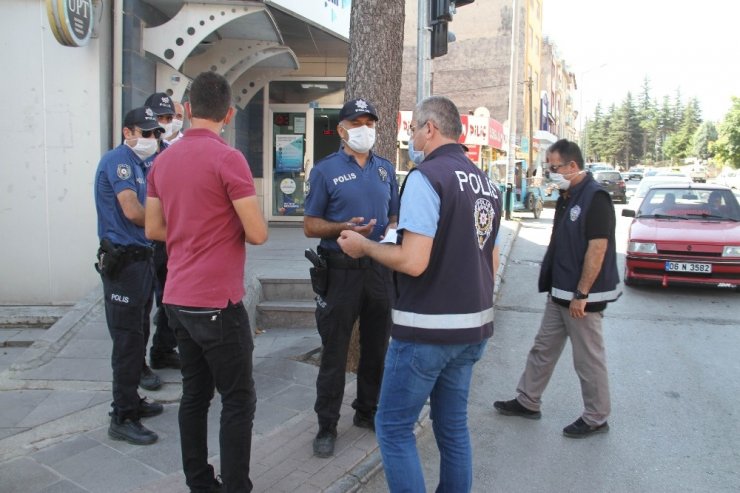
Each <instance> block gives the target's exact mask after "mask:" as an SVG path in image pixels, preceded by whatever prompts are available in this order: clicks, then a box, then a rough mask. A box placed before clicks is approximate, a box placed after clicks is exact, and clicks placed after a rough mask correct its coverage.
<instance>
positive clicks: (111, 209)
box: [95, 144, 150, 246]
mask: <svg viewBox="0 0 740 493" xmlns="http://www.w3.org/2000/svg"><path fill="white" fill-rule="evenodd" d="M124 190H133V191H134V192H136V196H137V198H138V199H139V202H140V203H142V204H143V203H144V201H145V200H146V177H145V174H144V167H143V163H142V161H141V159H139V157H138V156H137V155H136V154H135V153H134V151H133V150H131V148H130V147H128V146H127V145H126V144H121V145H119V146H118V147H116V148H114V149H111V150H110V151H108V152H106V153H105V154H103V157H102V158H100V163H99V164H98V169H97V171H96V172H95V208H96V209H97V211H98V237H99V238H100V240H102V239H103V238H107V239H108V240H110V241H111V242H113V243H115V244H116V245H138V246H149V244H150V243H149V240H147V239H146V237H145V236H144V228H142V227H140V226H137V225H135V224H134V223H132V222H131V221H129V220H128V219H127V218H126V216H125V215H124V214H123V209H122V208H121V204H120V203H119V202H118V198H117V195H118V194H119V193H120V192H122V191H124Z"/></svg>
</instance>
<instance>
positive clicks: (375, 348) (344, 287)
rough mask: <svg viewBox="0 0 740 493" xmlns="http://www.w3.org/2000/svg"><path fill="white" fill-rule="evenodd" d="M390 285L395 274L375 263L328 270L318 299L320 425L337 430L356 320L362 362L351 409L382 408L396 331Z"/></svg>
mask: <svg viewBox="0 0 740 493" xmlns="http://www.w3.org/2000/svg"><path fill="white" fill-rule="evenodd" d="M391 286H392V284H391V276H390V271H389V270H388V269H387V268H386V267H384V266H382V265H380V264H378V263H376V262H371V263H370V265H369V267H367V268H363V269H337V268H332V267H330V268H329V284H328V292H327V294H326V296H325V297H324V298H321V297H317V299H316V326H317V327H318V331H319V335H320V336H321V343H322V344H323V351H322V353H321V366H320V368H319V376H318V378H317V379H316V404H315V405H314V410H315V411H316V414H317V415H318V421H319V426H321V427H333V426H336V424H337V422H338V421H339V410H340V408H341V405H342V398H343V397H344V385H345V368H346V366H347V352H348V349H349V341H350V338H351V336H352V327H353V325H354V322H355V320H356V319H357V317H359V318H360V326H359V330H360V361H359V366H358V369H357V399H356V400H355V402H354V403H353V404H352V407H354V408H355V409H356V410H357V411H358V412H360V413H363V414H365V415H367V416H372V414H373V413H374V412H375V410H376V409H377V406H378V396H379V393H380V382H381V380H382V379H383V362H384V358H385V351H386V349H387V348H388V339H389V337H390V330H391Z"/></svg>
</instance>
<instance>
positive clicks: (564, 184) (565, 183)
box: [550, 171, 583, 190]
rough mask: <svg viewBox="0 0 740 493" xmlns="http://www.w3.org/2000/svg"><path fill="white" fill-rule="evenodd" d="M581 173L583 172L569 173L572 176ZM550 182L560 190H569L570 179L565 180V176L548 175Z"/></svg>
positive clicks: (557, 174)
mask: <svg viewBox="0 0 740 493" xmlns="http://www.w3.org/2000/svg"><path fill="white" fill-rule="evenodd" d="M581 173H583V171H578V172H576V173H571V176H572V175H580V174H581ZM550 180H552V182H553V183H554V184H555V185H556V186H557V187H558V188H559V189H560V190H568V188H570V178H566V177H565V175H562V174H560V173H550Z"/></svg>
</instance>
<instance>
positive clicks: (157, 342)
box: [140, 92, 182, 390]
mask: <svg viewBox="0 0 740 493" xmlns="http://www.w3.org/2000/svg"><path fill="white" fill-rule="evenodd" d="M145 104H146V106H148V107H150V108H151V109H152V111H153V112H154V115H155V116H156V117H157V121H158V122H159V124H160V125H161V126H162V128H164V133H162V135H161V136H160V139H159V149H158V151H157V152H156V153H155V154H154V155H153V156H152V157H151V158H149V159H147V161H146V170H147V173H148V171H149V169H150V168H151V166H152V164H153V163H154V160H155V159H156V158H157V156H158V155H159V154H161V153H162V152H163V151H164V150H165V149H167V147H169V146H170V143H171V142H170V140H168V139H169V138H171V137H173V136H174V134H175V133H177V132H179V128H178V129H177V130H176V129H175V128H174V125H175V116H176V112H177V110H176V109H175V105H174V102H173V101H172V98H170V97H169V96H168V95H167V94H165V93H163V92H156V93H154V94H152V95H151V96H149V97H148V98H147V100H146V102H145ZM181 123H182V120H180V124H181ZM180 126H182V125H180ZM152 244H153V246H154V269H155V272H156V281H155V283H154V298H155V301H156V303H157V313H156V315H155V316H154V325H155V326H156V329H155V331H154V336H153V337H152V346H151V348H150V349H149V364H150V365H151V367H152V368H154V369H155V370H156V369H161V368H174V369H176V370H177V369H180V355H179V354H177V351H176V350H175V348H176V347H177V339H176V338H175V332H174V330H172V328H171V327H170V325H169V321H168V320H167V313H166V312H165V309H164V306H163V305H162V297H163V294H164V285H165V282H167V246H166V245H165V243H164V242H163V241H154V242H152ZM146 336H147V341H148V338H149V334H148V333H147V334H146ZM145 360H146V358H145ZM140 385H141V386H142V387H143V388H145V389H147V390H156V389H158V388H159V387H161V386H162V383H161V380H160V378H159V376H158V375H156V374H155V373H154V372H152V371H151V370H150V369H149V367H148V366H147V365H146V362H145V363H144V369H143V370H142V378H141V382H140Z"/></svg>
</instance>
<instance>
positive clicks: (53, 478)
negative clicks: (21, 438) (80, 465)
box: [0, 457, 61, 493]
mask: <svg viewBox="0 0 740 493" xmlns="http://www.w3.org/2000/svg"><path fill="white" fill-rule="evenodd" d="M0 478H2V487H1V488H2V491H3V493H36V492H40V491H43V490H44V488H46V487H48V486H51V485H52V484H54V483H56V482H58V481H59V480H60V479H61V478H60V477H59V476H58V475H56V474H54V473H53V472H52V471H50V470H49V469H48V468H46V467H45V466H43V465H41V464H39V463H38V462H36V461H34V460H33V459H30V458H28V457H20V458H18V459H14V460H11V461H8V462H6V463H4V464H0Z"/></svg>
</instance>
